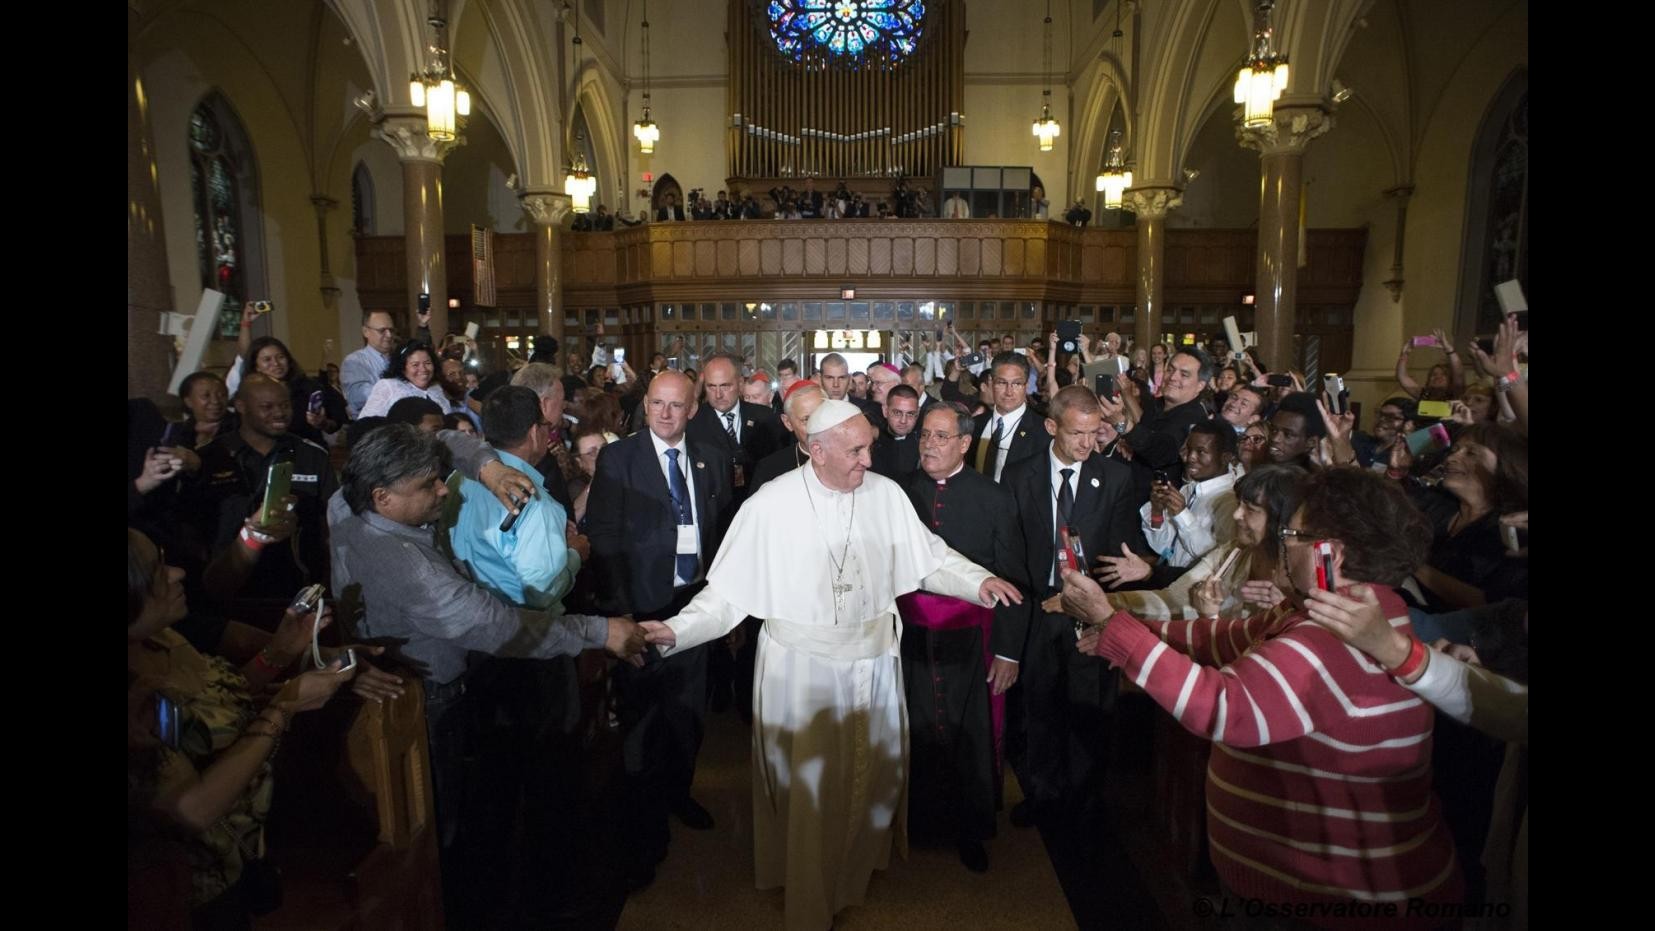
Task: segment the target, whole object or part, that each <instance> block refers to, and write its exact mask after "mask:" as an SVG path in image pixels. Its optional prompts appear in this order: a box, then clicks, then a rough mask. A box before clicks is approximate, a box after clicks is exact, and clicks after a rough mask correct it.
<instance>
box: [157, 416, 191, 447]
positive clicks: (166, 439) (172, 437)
mask: <svg viewBox="0 0 1655 931" xmlns="http://www.w3.org/2000/svg"><path fill="white" fill-rule="evenodd" d="M177 446H183V447H184V448H185V449H188V448H189V444H187V443H185V442H184V424H183V423H181V422H176V421H175V422H173V423H169V424H167V428H166V429H165V430H162V431H161V439H160V441H159V442H157V443H156V444H155V447H156V448H157V449H171V448H173V447H177Z"/></svg>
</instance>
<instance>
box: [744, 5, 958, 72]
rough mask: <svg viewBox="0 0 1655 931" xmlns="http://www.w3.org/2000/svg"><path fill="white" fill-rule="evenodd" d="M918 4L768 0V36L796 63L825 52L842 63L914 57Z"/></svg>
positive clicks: (920, 16) (921, 9)
mask: <svg viewBox="0 0 1655 931" xmlns="http://www.w3.org/2000/svg"><path fill="white" fill-rule="evenodd" d="M924 18H925V3H924V2H923V0H770V6H769V20H770V37H771V38H772V39H773V40H774V41H775V43H776V48H777V49H778V50H780V51H781V53H782V54H783V55H786V56H788V57H790V58H793V59H795V60H798V59H802V58H804V57H805V56H806V55H807V54H808V53H810V52H821V51H825V52H827V53H829V55H830V56H832V57H835V58H839V59H842V60H847V61H848V60H853V59H861V58H865V57H869V56H873V55H883V56H886V57H888V58H891V59H893V60H894V59H899V58H904V57H906V56H908V55H911V54H913V51H914V49H915V47H916V46H917V44H918V42H919V36H920V23H921V21H922V20H923V19H924Z"/></svg>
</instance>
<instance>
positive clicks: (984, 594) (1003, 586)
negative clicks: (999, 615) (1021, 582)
mask: <svg viewBox="0 0 1655 931" xmlns="http://www.w3.org/2000/svg"><path fill="white" fill-rule="evenodd" d="M977 599H978V600H979V601H981V602H982V603H983V607H985V608H992V607H994V606H995V605H998V604H1014V605H1020V604H1022V603H1023V593H1022V592H1020V591H1018V590H1017V586H1015V585H1013V584H1011V583H1010V582H1007V581H1006V580H1005V579H997V578H992V577H991V578H987V579H984V580H983V586H982V588H980V589H978V590H977Z"/></svg>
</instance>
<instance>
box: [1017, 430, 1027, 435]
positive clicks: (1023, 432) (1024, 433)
mask: <svg viewBox="0 0 1655 931" xmlns="http://www.w3.org/2000/svg"><path fill="white" fill-rule="evenodd" d="M1017 435H1018V436H1028V435H1029V431H1027V430H1019V431H1017Z"/></svg>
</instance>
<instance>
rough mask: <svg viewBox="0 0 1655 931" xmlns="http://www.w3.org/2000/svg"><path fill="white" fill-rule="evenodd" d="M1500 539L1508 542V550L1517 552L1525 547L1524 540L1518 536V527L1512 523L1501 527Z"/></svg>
mask: <svg viewBox="0 0 1655 931" xmlns="http://www.w3.org/2000/svg"><path fill="white" fill-rule="evenodd" d="M1500 539H1501V540H1503V541H1504V542H1505V544H1506V552H1508V553H1515V552H1517V551H1518V550H1521V549H1522V548H1523V541H1522V540H1521V539H1519V538H1518V536H1517V528H1516V527H1512V526H1510V525H1502V526H1501V527H1500Z"/></svg>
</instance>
